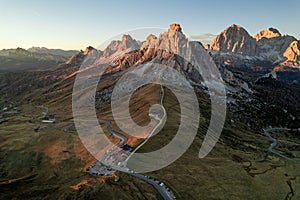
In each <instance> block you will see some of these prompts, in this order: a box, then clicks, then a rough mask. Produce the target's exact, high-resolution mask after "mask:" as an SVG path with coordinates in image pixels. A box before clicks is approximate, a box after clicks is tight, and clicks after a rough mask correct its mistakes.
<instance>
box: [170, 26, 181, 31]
mask: <svg viewBox="0 0 300 200" xmlns="http://www.w3.org/2000/svg"><path fill="white" fill-rule="evenodd" d="M169 30H171V31H179V32H181V27H180V25H179V24H170V28H169Z"/></svg>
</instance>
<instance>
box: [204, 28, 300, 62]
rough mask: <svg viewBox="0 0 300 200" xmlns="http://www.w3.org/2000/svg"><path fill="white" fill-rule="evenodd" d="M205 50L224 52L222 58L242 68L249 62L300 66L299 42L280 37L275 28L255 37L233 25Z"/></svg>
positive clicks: (287, 36) (294, 39) (288, 36)
mask: <svg viewBox="0 0 300 200" xmlns="http://www.w3.org/2000/svg"><path fill="white" fill-rule="evenodd" d="M206 49H207V50H209V51H213V52H221V53H225V54H223V55H220V57H222V58H223V59H225V60H226V61H225V62H226V63H228V64H231V65H242V63H243V62H244V61H245V59H246V60H250V63H251V65H257V63H261V62H265V63H266V62H268V63H270V64H271V65H278V66H287V67H300V50H299V49H300V43H299V41H298V40H297V39H296V38H295V37H293V36H290V35H281V33H280V32H279V31H278V30H276V29H274V28H269V29H267V30H263V31H260V32H259V33H258V34H256V35H255V36H254V37H252V36H250V35H249V33H248V32H247V31H246V29H244V28H243V27H241V26H237V25H235V24H233V25H231V26H230V27H228V28H226V29H225V30H224V31H223V32H222V33H220V34H219V35H217V36H216V37H215V38H214V39H213V40H212V42H211V43H210V45H208V46H207V47H206ZM234 63H235V64H234Z"/></svg>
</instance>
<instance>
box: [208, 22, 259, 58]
mask: <svg viewBox="0 0 300 200" xmlns="http://www.w3.org/2000/svg"><path fill="white" fill-rule="evenodd" d="M210 48H211V50H214V51H221V52H231V53H239V54H243V55H249V56H254V55H255V53H256V41H255V39H254V38H253V37H251V36H250V35H249V33H248V32H247V31H246V30H245V29H244V28H242V27H240V26H237V25H235V24H233V25H231V26H230V27H228V28H227V29H225V30H224V31H223V32H222V33H220V34H219V35H217V36H216V38H215V39H213V41H212V42H211V44H210Z"/></svg>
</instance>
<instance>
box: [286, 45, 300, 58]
mask: <svg viewBox="0 0 300 200" xmlns="http://www.w3.org/2000/svg"><path fill="white" fill-rule="evenodd" d="M299 49H300V43H299V41H293V42H292V43H291V44H290V45H289V46H288V48H287V49H286V50H285V52H284V53H283V56H284V57H286V59H287V60H289V61H292V62H297V61H299V59H300V50H299Z"/></svg>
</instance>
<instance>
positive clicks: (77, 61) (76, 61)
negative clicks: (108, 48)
mask: <svg viewBox="0 0 300 200" xmlns="http://www.w3.org/2000/svg"><path fill="white" fill-rule="evenodd" d="M87 55H92V56H94V57H98V56H101V55H103V52H102V51H100V50H97V49H95V48H94V47H92V46H88V47H87V48H86V49H85V50H84V51H83V50H80V51H79V52H78V53H77V54H75V55H73V56H72V57H70V58H69V60H68V61H67V62H66V63H65V64H67V65H73V66H78V65H81V63H82V62H83V60H84V58H85V57H86V56H87Z"/></svg>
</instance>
